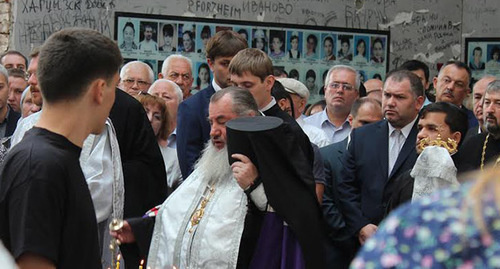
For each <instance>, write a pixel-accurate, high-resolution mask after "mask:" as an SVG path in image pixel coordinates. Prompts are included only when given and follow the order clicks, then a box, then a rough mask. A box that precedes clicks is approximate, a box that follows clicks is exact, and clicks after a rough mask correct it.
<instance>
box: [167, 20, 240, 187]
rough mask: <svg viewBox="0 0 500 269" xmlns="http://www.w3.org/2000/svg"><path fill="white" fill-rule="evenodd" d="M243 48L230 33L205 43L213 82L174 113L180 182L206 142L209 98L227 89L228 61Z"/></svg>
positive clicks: (208, 131)
mask: <svg viewBox="0 0 500 269" xmlns="http://www.w3.org/2000/svg"><path fill="white" fill-rule="evenodd" d="M247 46H248V45H247V42H246V40H245V39H243V38H242V37H241V36H240V35H239V34H238V33H236V32H233V31H230V30H224V31H220V32H217V34H215V35H214V36H213V37H212V38H210V40H209V41H208V43H207V47H206V53H207V62H208V66H209V67H210V70H211V71H212V73H213V74H214V79H213V80H212V83H211V84H210V86H208V87H207V88H205V89H203V90H201V91H200V92H198V93H197V94H195V95H193V96H191V97H190V98H188V99H186V100H185V101H184V102H182V103H181V104H180V105H179V110H178V112H177V157H178V158H179V166H180V168H181V173H182V177H183V178H184V179H186V178H187V177H188V176H189V175H190V174H191V172H193V166H194V163H195V162H196V160H198V158H199V157H200V155H201V151H202V150H203V148H204V147H205V143H206V142H207V141H208V140H209V139H210V124H209V123H208V120H207V118H208V103H209V102H210V97H211V96H212V95H213V94H214V93H215V91H217V90H219V89H221V88H226V87H227V86H229V84H228V83H229V74H228V66H229V62H230V61H231V59H232V58H233V56H234V55H236V53H238V51H240V50H242V49H245V48H246V47H247Z"/></svg>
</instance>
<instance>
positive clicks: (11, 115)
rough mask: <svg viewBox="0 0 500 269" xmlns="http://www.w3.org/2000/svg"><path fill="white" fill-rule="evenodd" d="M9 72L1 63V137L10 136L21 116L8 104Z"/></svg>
mask: <svg viewBox="0 0 500 269" xmlns="http://www.w3.org/2000/svg"><path fill="white" fill-rule="evenodd" d="M8 96H9V74H8V72H7V69H5V67H3V65H0V138H3V137H9V136H11V135H12V133H14V130H15V129H16V125H17V120H19V118H20V117H21V114H20V113H19V112H16V111H14V110H13V109H12V108H11V107H10V106H9V105H8V104H7V98H8Z"/></svg>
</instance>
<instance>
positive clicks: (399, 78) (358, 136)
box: [338, 71, 424, 244]
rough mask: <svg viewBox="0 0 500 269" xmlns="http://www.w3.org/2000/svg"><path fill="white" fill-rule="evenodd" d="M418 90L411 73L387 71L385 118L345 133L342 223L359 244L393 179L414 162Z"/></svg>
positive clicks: (381, 211)
mask: <svg viewBox="0 0 500 269" xmlns="http://www.w3.org/2000/svg"><path fill="white" fill-rule="evenodd" d="M423 95H424V92H423V85H422V82H421V81H420V79H419V78H418V77H417V76H416V75H415V74H413V73H411V72H409V71H395V72H393V73H391V74H389V75H388V77H387V79H386V82H385V84H384V93H383V97H382V107H383V112H384V117H385V120H383V121H379V122H376V123H373V124H368V125H366V126H363V127H360V128H358V129H355V130H354V131H352V133H351V135H350V137H351V141H350V143H349V147H348V150H347V151H346V152H345V154H344V157H343V163H344V167H343V169H342V171H341V177H340V179H341V182H340V184H339V186H338V189H339V194H340V204H341V209H342V213H343V215H344V218H345V221H346V224H347V227H348V229H349V231H350V232H351V233H352V234H353V235H355V236H357V237H358V240H359V242H360V243H361V244H364V242H365V241H366V240H367V239H368V238H369V237H370V236H372V235H373V234H374V233H375V231H376V230H377V225H378V224H379V223H380V221H381V220H382V218H383V215H384V212H385V207H386V202H387V200H388V198H389V197H390V195H391V193H392V192H391V188H392V187H393V186H392V181H393V180H394V179H395V178H396V177H397V176H398V175H399V174H400V173H402V172H404V171H406V170H408V169H410V168H412V167H413V165H414V164H415V161H416V159H417V153H416V151H415V141H416V136H417V124H416V122H417V116H418V112H419V111H420V108H421V107H422V105H423V102H424V96H423ZM385 196H387V197H385Z"/></svg>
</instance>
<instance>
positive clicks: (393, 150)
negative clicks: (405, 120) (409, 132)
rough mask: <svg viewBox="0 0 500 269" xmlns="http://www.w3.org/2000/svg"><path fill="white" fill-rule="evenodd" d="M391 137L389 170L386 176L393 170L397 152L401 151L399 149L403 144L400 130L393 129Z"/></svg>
mask: <svg viewBox="0 0 500 269" xmlns="http://www.w3.org/2000/svg"><path fill="white" fill-rule="evenodd" d="M391 137H392V143H391V147H390V149H389V170H388V172H389V173H388V176H389V175H390V174H391V172H392V169H393V168H394V164H395V163H396V160H397V159H398V155H399V151H400V150H401V147H402V146H403V143H404V136H403V134H402V133H401V130H397V129H395V130H394V131H392V134H391Z"/></svg>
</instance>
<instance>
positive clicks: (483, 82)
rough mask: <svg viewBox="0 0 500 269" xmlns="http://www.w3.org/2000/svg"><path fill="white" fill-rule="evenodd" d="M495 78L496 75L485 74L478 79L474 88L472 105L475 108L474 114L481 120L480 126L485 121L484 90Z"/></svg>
mask: <svg viewBox="0 0 500 269" xmlns="http://www.w3.org/2000/svg"><path fill="white" fill-rule="evenodd" d="M495 79H496V77H494V76H484V77H483V78H481V79H480V80H478V81H477V82H476V84H474V87H473V88H472V107H473V110H474V116H476V119H477V121H478V122H479V126H483V123H484V119H483V106H482V104H483V97H484V92H485V91H486V87H487V86H488V84H489V83H490V82H492V81H494V80H495Z"/></svg>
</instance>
